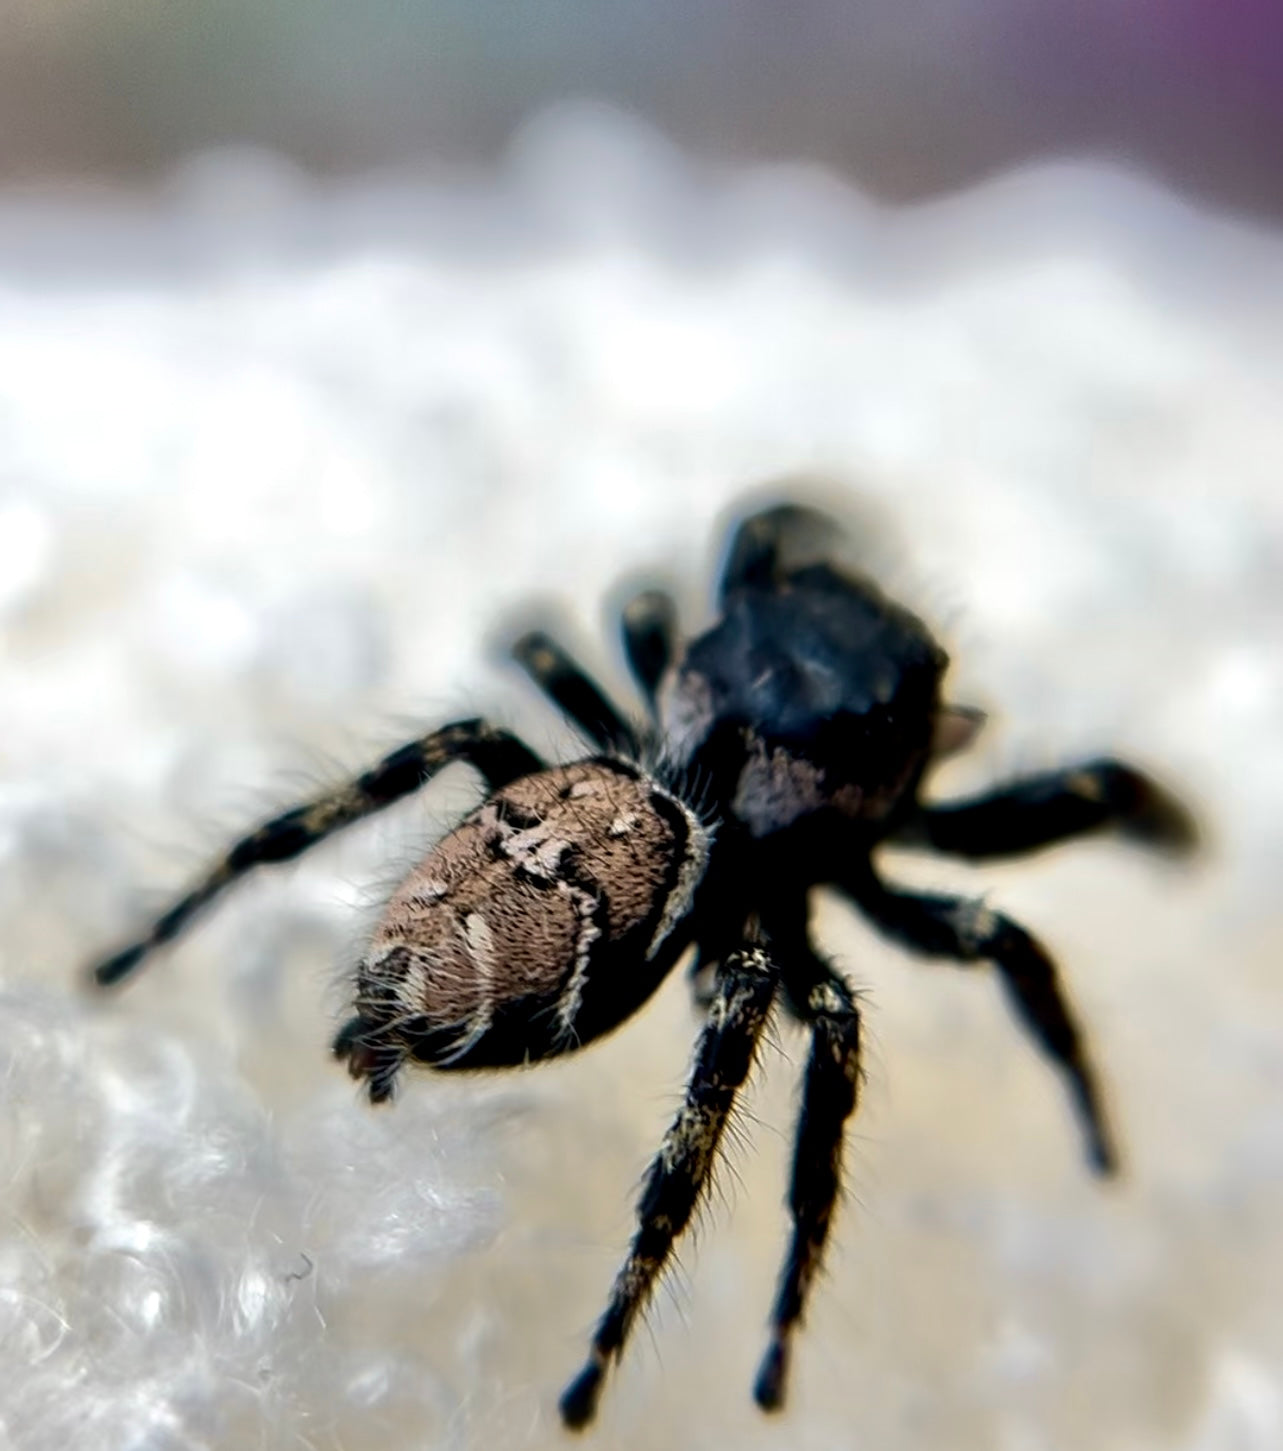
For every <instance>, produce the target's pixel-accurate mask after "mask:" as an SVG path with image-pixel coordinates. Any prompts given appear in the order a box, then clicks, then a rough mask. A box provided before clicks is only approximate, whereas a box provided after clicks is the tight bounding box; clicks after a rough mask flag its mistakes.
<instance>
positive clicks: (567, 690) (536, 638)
mask: <svg viewBox="0 0 1283 1451" xmlns="http://www.w3.org/2000/svg"><path fill="white" fill-rule="evenodd" d="M512 658H513V659H514V660H515V661H516V662H517V664H518V665H520V666H521V668H522V669H523V670H524V671H525V672H526V674H527V675H529V676H530V678H531V679H532V680H533V681H534V682H535V684H536V685H537V686H538V687H539V689H540V690H542V691H543V692H544V694H545V695H547V696H548V697H549V698H550V699H551V700H552V701H553V702H554V703H555V704H556V705H557V706H558V708H559V709H560V710H562V711H564V712H565V714H566V715H567V716H569V717H570V719H571V720H572V721H574V723H575V724H576V725H577V726H578V727H579V729H580V730H581V731H583V733H584V734H585V735H586V736H587V737H588V739H589V740H590V741H592V742H593V744H594V745H596V746H597V747H599V748H600V749H601V750H603V751H619V752H621V753H622V754H623V755H626V756H636V755H637V754H638V751H639V749H640V747H639V743H638V740H637V735H636V732H635V731H634V730H633V728H632V726H630V725H629V724H628V722H627V721H626V720H625V719H624V717H623V716H622V715H620V713H619V712H618V711H617V710H616V709H615V707H614V706H613V705H612V704H611V703H610V701H609V700H607V699H606V697H605V695H603V694H602V692H601V690H600V689H599V687H598V686H596V685H595V684H594V683H593V681H592V680H591V678H590V677H589V676H588V674H587V672H586V671H585V670H584V669H583V667H582V666H581V665H579V664H578V663H577V662H576V661H575V660H573V659H572V658H571V657H570V656H569V655H568V654H567V653H566V652H565V651H564V650H563V649H562V648H561V646H560V645H558V644H557V642H556V641H555V640H554V639H553V638H552V637H551V636H550V635H546V634H544V632H543V631H542V630H532V631H531V632H530V633H529V634H528V635H523V636H522V637H521V639H519V640H518V641H517V642H516V644H515V645H513V647H512Z"/></svg>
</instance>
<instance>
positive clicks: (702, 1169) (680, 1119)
mask: <svg viewBox="0 0 1283 1451" xmlns="http://www.w3.org/2000/svg"><path fill="white" fill-rule="evenodd" d="M778 980H779V974H778V970H777V968H776V967H775V964H774V963H773V962H772V961H771V958H770V956H769V955H768V953H767V951H766V949H765V948H764V947H763V946H762V945H761V944H760V942H759V941H756V940H751V941H748V942H746V943H745V944H744V945H743V946H742V947H740V948H739V949H738V950H737V951H735V952H732V953H731V954H730V955H729V956H728V957H727V959H726V961H725V963H724V964H723V966H722V971H721V976H720V978H719V981H718V987H717V992H716V994H715V996H714V998H713V1002H712V1005H711V1006H710V1008H709V1014H708V1023H707V1025H706V1026H705V1028H704V1031H703V1034H702V1035H701V1037H700V1041H699V1047H698V1049H697V1050H696V1054H695V1065H694V1068H693V1069H692V1071H691V1076H690V1081H689V1083H688V1084H687V1086H686V1099H685V1102H684V1103H683V1105H682V1108H681V1110H680V1112H679V1113H678V1115H677V1117H676V1119H675V1120H674V1121H673V1125H672V1127H671V1128H670V1129H669V1130H668V1133H667V1134H666V1135H665V1136H664V1142H663V1144H662V1145H661V1146H660V1150H659V1153H658V1155H657V1156H656V1158H655V1161H654V1163H653V1164H652V1165H651V1168H650V1173H649V1174H648V1175H647V1178H646V1184H645V1187H644V1188H643V1190H642V1196H641V1202H640V1204H639V1205H638V1207H637V1217H638V1221H639V1223H638V1229H637V1233H636V1235H635V1237H634V1239H633V1243H632V1248H631V1249H630V1250H629V1253H628V1258H627V1259H626V1260H625V1261H624V1266H623V1268H622V1269H621V1270H620V1272H619V1275H618V1277H617V1278H616V1280H615V1284H614V1288H613V1289H612V1291H611V1295H610V1303H609V1304H608V1305H607V1307H606V1313H605V1314H604V1315H603V1316H602V1317H601V1320H600V1321H599V1322H598V1325H597V1330H596V1332H595V1334H594V1335H593V1339H592V1349H591V1352H590V1354H589V1358H588V1363H587V1364H586V1365H585V1366H584V1368H583V1370H582V1371H580V1373H579V1375H578V1376H576V1377H575V1379H574V1380H573V1381H572V1382H571V1383H570V1385H569V1386H568V1387H567V1388H566V1391H565V1393H564V1395H563V1396H562V1398H561V1417H562V1420H563V1421H564V1422H565V1423H566V1425H567V1426H569V1427H571V1428H578V1427H580V1426H583V1425H585V1424H586V1423H587V1422H588V1421H590V1420H591V1419H592V1416H593V1413H594V1412H595V1411H596V1409H597V1398H598V1396H599V1395H600V1394H601V1387H602V1381H603V1379H604V1377H605V1374H606V1369H607V1367H608V1366H609V1365H610V1362H611V1361H612V1360H614V1359H617V1358H618V1356H619V1355H620V1353H621V1352H622V1351H623V1348H624V1343H625V1342H626V1340H627V1339H628V1334H629V1331H630V1330H631V1329H632V1327H633V1324H634V1322H635V1321H636V1319H637V1315H638V1313H639V1311H640V1310H641V1309H642V1308H643V1306H644V1305H645V1304H646V1302H647V1300H648V1299H649V1298H650V1294H651V1291H652V1290H653V1289H654V1287H655V1283H656V1281H657V1280H658V1278H659V1275H660V1273H661V1272H662V1270H663V1268H664V1265H665V1263H666V1262H667V1260H668V1257H669V1254H670V1253H671V1252H672V1248H673V1243H674V1241H675V1240H676V1239H677V1237H678V1235H679V1234H681V1232H682V1230H683V1229H685V1228H686V1225H687V1223H688V1222H689V1220H690V1217H691V1214H692V1213H693V1212H694V1209H695V1206H696V1205H697V1204H698V1203H699V1200H700V1197H701V1195H702V1194H703V1192H704V1189H705V1187H706V1186H707V1184H708V1178H709V1172H710V1170H711V1169H712V1165H713V1160H714V1157H715V1155H716V1153H717V1147H718V1144H719V1142H720V1140H721V1137H722V1131H723V1129H724V1128H725V1127H726V1121H727V1118H728V1116H729V1114H730V1111H731V1107H732V1105H733V1103H734V1100H735V1094H736V1092H737V1091H738V1089H739V1088H740V1086H741V1085H742V1084H743V1082H744V1080H745V1078H746V1077H747V1076H748V1072H749V1069H750V1068H751V1067H752V1064H753V1059H754V1057H755V1055H756V1051H757V1043H758V1039H759V1038H760V1037H761V1033H762V1029H763V1027H764V1026H765V1024H766V1020H767V1018H768V1017H769V1015H770V1011H771V1004H772V1003H773V1001H774V999H775V989H776V984H777V982H778Z"/></svg>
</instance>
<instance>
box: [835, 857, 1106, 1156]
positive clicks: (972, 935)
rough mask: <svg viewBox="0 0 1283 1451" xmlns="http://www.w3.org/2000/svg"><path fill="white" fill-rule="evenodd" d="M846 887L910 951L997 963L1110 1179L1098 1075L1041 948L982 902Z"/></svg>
mask: <svg viewBox="0 0 1283 1451" xmlns="http://www.w3.org/2000/svg"><path fill="white" fill-rule="evenodd" d="M842 885H843V886H844V887H845V889H846V890H847V891H849V892H850V893H851V895H852V896H853V897H854V898H855V900H856V901H857V902H858V903H859V905H860V906H861V907H862V908H863V910H864V911H865V912H867V913H868V915H869V916H870V917H871V918H872V919H873V920H874V921H875V922H876V923H877V924H878V926H879V927H881V928H882V930H883V931H884V932H887V933H888V934H889V935H890V936H892V937H895V938H897V939H898V940H899V941H901V942H903V943H904V944H905V945H906V946H907V947H910V948H913V949H914V950H915V951H918V952H923V953H927V954H930V955H932V956H937V957H951V958H953V959H955V960H956V961H958V962H966V963H971V962H980V961H985V960H987V961H990V962H992V963H993V964H994V966H995V967H996V968H997V969H998V973H999V976H1000V977H1001V980H1002V984H1003V987H1004V988H1005V989H1006V992H1007V997H1008V1000H1009V1001H1010V1003H1011V1006H1012V1007H1013V1009H1014V1010H1015V1013H1016V1016H1017V1017H1018V1018H1019V1019H1020V1021H1021V1022H1022V1023H1023V1024H1024V1026H1025V1028H1026V1029H1027V1030H1028V1031H1029V1032H1030V1033H1031V1034H1032V1035H1033V1037H1034V1039H1035V1041H1036V1042H1037V1043H1038V1044H1039V1046H1040V1047H1041V1048H1042V1051H1043V1052H1044V1053H1045V1054H1046V1055H1047V1057H1048V1058H1050V1059H1051V1060H1052V1062H1053V1063H1055V1064H1056V1066H1057V1067H1058V1068H1059V1069H1060V1071H1061V1073H1062V1074H1063V1075H1064V1078H1065V1084H1066V1087H1067V1088H1068V1090H1069V1096H1070V1099H1071V1101H1072V1102H1073V1105H1074V1110H1075V1112H1076V1113H1077V1115H1078V1119H1079V1122H1080V1123H1081V1125H1082V1130H1083V1135H1084V1138H1085V1139H1086V1147H1087V1159H1088V1162H1089V1163H1090V1164H1091V1166H1092V1168H1093V1169H1095V1170H1096V1172H1097V1173H1099V1174H1112V1173H1113V1172H1114V1170H1115V1169H1116V1168H1117V1164H1118V1159H1117V1154H1116V1153H1115V1150H1114V1146H1113V1141H1112V1138H1111V1135H1110V1133H1109V1128H1108V1125H1107V1123H1106V1120H1105V1111H1104V1105H1103V1103H1102V1101H1101V1095H1100V1090H1099V1088H1098V1087H1097V1085H1096V1074H1095V1071H1094V1070H1093V1068H1092V1066H1091V1063H1090V1061H1089V1059H1088V1056H1087V1050H1086V1047H1085V1045H1084V1043H1083V1040H1082V1034H1081V1032H1080V1031H1079V1028H1078V1025H1077V1023H1076V1022H1075V1021H1074V1018H1073V1015H1072V1013H1071V1012H1070V1010H1069V1005H1068V1003H1066V1001H1065V999H1064V997H1063V995H1062V993H1061V990H1060V984H1059V982H1058V981H1057V976H1056V968H1055V964H1054V963H1053V962H1052V960H1051V958H1049V957H1048V956H1047V953H1046V952H1045V951H1044V949H1043V948H1042V946H1041V945H1040V944H1039V943H1038V941H1037V940H1036V939H1035V938H1034V937H1032V936H1031V935H1030V934H1029V933H1028V932H1026V931H1025V929H1024V928H1023V927H1021V926H1019V925H1018V924H1017V923H1015V922H1013V921H1012V920H1011V919H1010V918H1009V917H1004V916H1003V915H1002V914H1001V913H1000V912H995V911H993V910H992V909H991V908H989V907H986V906H985V905H984V903H983V902H970V901H966V900H964V899H963V898H961V897H946V896H937V895H935V894H928V893H925V892H900V891H892V890H890V889H889V888H888V887H886V886H884V885H883V884H882V883H881V882H879V881H878V880H877V879H876V877H874V876H873V875H872V873H868V874H861V876H860V877H859V878H858V879H856V880H852V881H848V882H843V883H842Z"/></svg>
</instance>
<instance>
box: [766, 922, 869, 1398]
mask: <svg viewBox="0 0 1283 1451" xmlns="http://www.w3.org/2000/svg"><path fill="white" fill-rule="evenodd" d="M783 961H784V964H785V983H786V987H787V989H788V995H789V1002H790V1004H791V1006H792V1008H793V1010H794V1011H795V1012H796V1013H798V1014H799V1015H800V1016H801V1017H802V1018H804V1019H805V1020H806V1021H808V1022H809V1023H810V1024H811V1056H810V1058H809V1060H808V1061H807V1065H806V1083H805V1086H804V1088H803V1092H802V1113H801V1117H800V1119H799V1120H798V1127H797V1140H796V1142H795V1144H794V1148H793V1179H792V1186H791V1188H790V1190H789V1209H790V1211H791V1213H792V1216H793V1238H792V1242H791V1243H790V1245H789V1252H788V1258H787V1259H786V1260H785V1261H784V1269H783V1272H782V1273H781V1275H780V1284H779V1289H778V1291H777V1293H776V1297H775V1305H774V1308H773V1309H772V1311H771V1343H770V1345H769V1346H768V1347H767V1351H766V1354H765V1355H764V1356H763V1358H762V1364H761V1368H760V1369H759V1370H758V1373H757V1380H756V1381H755V1382H754V1385H753V1396H754V1399H755V1400H756V1401H757V1403H758V1405H759V1406H761V1407H762V1409H763V1410H765V1411H773V1410H777V1409H778V1408H779V1407H780V1406H781V1405H783V1403H784V1389H785V1382H786V1380H787V1377H788V1361H789V1343H790V1340H791V1338H792V1334H793V1331H794V1330H795V1329H796V1327H797V1326H798V1325H799V1324H800V1323H801V1320H802V1316H803V1314H804V1312H805V1309H806V1298H807V1294H808V1292H809V1291H810V1288H811V1285H812V1283H813V1282H814V1280H815V1276H816V1272H817V1271H818V1270H819V1267H820V1260H821V1257H822V1255H823V1252H824V1244H825V1241H826V1240H827V1239H828V1237H829V1226H830V1224H831V1223H832V1220H833V1209H834V1206H835V1204H836V1203H837V1198H838V1194H839V1191H840V1189H841V1184H842V1146H843V1133H844V1130H845V1127H846V1121H847V1119H848V1118H849V1117H850V1116H851V1114H852V1113H853V1112H854V1111H855V1106H856V1102H857V1099H858V1098H859V1087H860V1014H859V1012H858V1010H857V1009H856V1006H855V1002H854V999H853V998H852V995H851V990H850V988H848V987H847V985H846V983H845V982H843V981H842V979H841V978H840V977H839V976H838V974H837V973H836V972H834V971H833V970H832V968H830V967H829V966H828V964H827V963H825V962H822V961H821V960H820V959H819V958H818V957H816V956H815V954H814V953H812V952H811V951H810V949H809V948H807V949H806V955H805V958H804V959H803V960H802V961H801V962H800V963H799V962H797V961H795V960H794V959H792V958H791V957H786V958H784V959H783Z"/></svg>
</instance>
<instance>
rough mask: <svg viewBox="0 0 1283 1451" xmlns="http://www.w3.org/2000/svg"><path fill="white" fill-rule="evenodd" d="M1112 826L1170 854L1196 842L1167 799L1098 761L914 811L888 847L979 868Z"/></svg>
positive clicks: (1136, 776) (1144, 779)
mask: <svg viewBox="0 0 1283 1451" xmlns="http://www.w3.org/2000/svg"><path fill="white" fill-rule="evenodd" d="M1111 826H1112V827H1115V828H1116V829H1117V830H1119V831H1121V832H1122V833H1123V834H1124V835H1126V836H1129V837H1131V838H1132V839H1133V840H1135V841H1138V842H1140V843H1142V844H1143V845H1145V846H1150V847H1156V848H1159V849H1161V850H1164V851H1168V852H1172V853H1179V852H1185V851H1189V850H1190V849H1191V848H1192V847H1193V846H1194V845H1195V844H1196V842H1197V839H1198V828H1197V826H1196V825H1195V822H1194V819H1193V817H1192V816H1191V815H1190V814H1189V812H1188V811H1187V810H1186V809H1185V807H1184V806H1182V805H1181V803H1180V802H1179V801H1177V800H1176V798H1175V797H1174V796H1172V795H1170V794H1169V793H1168V792H1167V791H1165V790H1164V789H1163V788H1162V787H1161V786H1159V785H1158V784H1157V783H1156V782H1154V781H1151V780H1150V779H1149V777H1148V776H1145V775H1142V773H1141V772H1139V771H1136V770H1133V769H1132V768H1131V767H1130V766H1125V765H1123V764H1122V763H1121V762H1120V761H1112V760H1100V761H1088V762H1086V763H1085V764H1083V765H1081V766H1070V767H1068V768H1067V769H1065V770H1061V771H1048V772H1045V773H1042V774H1040V775H1037V776H1028V777H1026V778H1025V779H1023V780H1019V781H1013V782H1012V783H1011V785H1009V786H1004V787H1001V788H1000V789H998V790H996V791H992V792H989V793H987V794H986V795H984V796H978V797H974V798H972V799H970V800H967V801H957V802H948V803H946V804H943V805H940V806H925V805H919V806H918V807H917V809H916V811H915V812H914V814H913V815H912V816H910V817H909V819H908V820H907V821H906V822H905V824H904V825H903V827H901V828H900V830H899V831H898V832H897V833H896V835H895V840H896V841H897V842H901V843H903V844H905V845H909V846H927V847H931V848H933V849H934V850H935V851H941V852H947V853H949V854H951V855H954V856H963V857H972V858H975V859H977V860H979V859H981V858H984V857H998V856H1010V855H1016V854H1018V853H1020V852H1027V851H1033V850H1035V849H1036V848H1037V847H1041V846H1049V845H1050V844H1052V843H1053V842H1058V841H1064V840H1065V839H1066V838H1068V837H1073V836H1081V835H1083V834H1084V833H1086V832H1090V831H1099V830H1102V829H1104V828H1106V827H1111Z"/></svg>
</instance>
